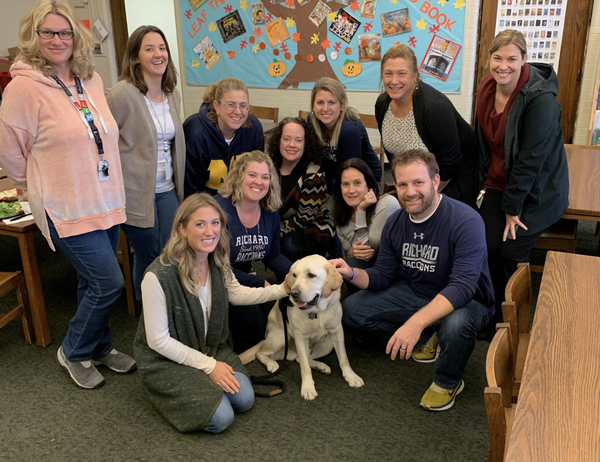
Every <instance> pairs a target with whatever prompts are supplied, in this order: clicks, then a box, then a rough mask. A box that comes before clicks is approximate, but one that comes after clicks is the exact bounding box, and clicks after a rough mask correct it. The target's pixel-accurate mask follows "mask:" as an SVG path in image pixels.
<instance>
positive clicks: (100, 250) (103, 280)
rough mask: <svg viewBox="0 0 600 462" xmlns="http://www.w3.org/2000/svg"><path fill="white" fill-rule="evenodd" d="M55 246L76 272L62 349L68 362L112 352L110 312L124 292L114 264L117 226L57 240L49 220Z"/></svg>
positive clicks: (98, 356)
mask: <svg viewBox="0 0 600 462" xmlns="http://www.w3.org/2000/svg"><path fill="white" fill-rule="evenodd" d="M47 218H48V225H49V227H50V237H51V238H52V242H53V243H54V245H55V246H56V247H57V248H58V249H60V250H61V251H62V252H63V253H64V254H66V255H67V257H69V260H70V261H71V263H72V264H73V266H74V267H75V269H76V270H77V273H78V276H79V285H78V287H77V312H76V313H75V316H73V318H72V319H71V321H70V322H69V330H68V331H67V335H66V337H65V339H64V340H63V343H62V347H63V351H64V353H65V356H66V357H67V359H68V360H69V361H88V360H90V359H98V358H101V357H103V356H105V355H107V354H108V353H109V352H110V351H111V350H112V345H113V332H112V329H111V327H110V325H109V323H108V318H109V316H110V312H111V311H112V309H113V307H114V306H115V302H116V301H117V299H118V298H119V295H120V294H121V290H122V289H123V284H124V282H123V273H122V272H121V268H120V267H119V263H118V262H117V246H118V244H119V226H118V225H116V226H113V227H112V228H110V229H107V230H98V231H92V232H89V233H85V234H80V235H78V236H71V237H65V238H62V239H61V238H60V237H58V233H57V232H56V229H55V228H54V224H53V223H52V220H51V219H50V217H48V216H47Z"/></svg>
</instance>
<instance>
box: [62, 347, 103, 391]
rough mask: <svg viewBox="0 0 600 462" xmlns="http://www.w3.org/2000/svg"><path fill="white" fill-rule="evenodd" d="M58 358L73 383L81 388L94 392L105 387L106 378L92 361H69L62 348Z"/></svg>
mask: <svg viewBox="0 0 600 462" xmlns="http://www.w3.org/2000/svg"><path fill="white" fill-rule="evenodd" d="M56 357H57V358H58V362H59V363H60V365H61V366H63V367H64V368H65V369H66V370H67V371H68V372H69V375H70V376H71V378H72V379H73V381H74V382H75V383H76V384H77V385H78V386H80V387H81V388H85V389H87V390H92V389H94V388H100V387H101V386H102V385H104V377H102V374H100V372H98V369H96V368H95V367H94V365H93V364H92V362H91V361H69V360H68V359H67V357H66V356H65V352H64V351H63V347H62V346H61V347H59V349H58V353H57V354H56Z"/></svg>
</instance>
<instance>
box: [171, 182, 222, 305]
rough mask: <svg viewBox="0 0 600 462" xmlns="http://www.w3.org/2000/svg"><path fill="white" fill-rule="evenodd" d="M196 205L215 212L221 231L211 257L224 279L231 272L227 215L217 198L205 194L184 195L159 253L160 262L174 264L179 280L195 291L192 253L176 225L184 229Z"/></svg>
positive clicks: (194, 292) (192, 291)
mask: <svg viewBox="0 0 600 462" xmlns="http://www.w3.org/2000/svg"><path fill="white" fill-rule="evenodd" d="M200 207H212V208H213V209H215V211H216V212H217V213H218V214H219V220H220V221H221V233H220V235H219V242H218V243H217V247H216V248H215V250H214V251H213V252H212V256H213V259H214V261H215V263H216V264H217V266H218V267H219V268H221V273H222V275H223V278H224V280H227V279H228V278H230V277H231V275H232V274H233V273H232V272H231V265H230V263H229V253H230V247H229V233H228V232H227V214H226V213H225V212H223V209H222V208H221V206H219V204H218V203H217V201H216V200H215V199H214V198H213V197H212V196H211V195H210V194H206V193H196V194H192V195H191V196H188V197H187V198H186V199H185V200H184V201H183V202H182V203H181V205H180V206H179V208H178V209H177V213H176V214H175V219H174V220H173V228H172V229H171V237H170V238H169V240H168V241H167V244H166V245H165V248H164V250H163V251H162V253H161V254H160V262H161V264H163V265H165V266H168V265H173V264H174V265H176V266H177V269H178V270H179V278H180V279H181V283H182V284H183V286H184V287H185V288H186V289H187V291H188V292H190V293H192V294H196V289H197V287H198V284H199V281H198V279H197V277H196V271H195V268H196V260H195V257H196V255H195V253H194V251H193V250H192V248H191V247H190V246H189V245H188V241H187V239H186V237H185V236H184V235H183V233H182V232H181V229H180V228H184V229H185V228H186V227H187V225H188V223H189V221H190V217H191V216H192V214H193V213H194V212H195V211H196V210H198V209H199V208H200Z"/></svg>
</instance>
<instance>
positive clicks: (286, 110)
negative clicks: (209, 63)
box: [174, 0, 480, 144]
mask: <svg viewBox="0 0 600 462" xmlns="http://www.w3.org/2000/svg"><path fill="white" fill-rule="evenodd" d="M174 2H175V5H176V8H175V14H176V20H177V28H178V30H181V21H180V14H179V7H180V3H181V4H182V5H183V6H182V7H183V8H187V5H188V3H187V0H174ZM479 5H480V1H479V0H475V1H469V2H467V6H466V16H465V37H464V42H463V49H462V50H461V53H463V55H462V59H463V70H464V71H463V74H462V78H461V91H460V93H450V94H448V97H449V98H450V100H451V101H452V102H453V104H454V106H455V107H456V109H457V110H458V111H459V112H460V113H461V114H462V115H463V117H464V118H465V119H466V120H469V121H470V119H471V104H472V98H473V75H474V69H475V59H476V56H475V50H476V48H475V47H476V40H477V24H478V18H479ZM179 40H180V42H179V48H180V50H181V48H182V43H181V39H179ZM180 60H181V62H183V52H182V51H181V52H180ZM182 71H184V66H182ZM243 75H244V69H240V72H239V75H234V76H233V77H237V78H240V79H241V80H243ZM182 80H183V81H185V76H184V75H182ZM205 89H206V87H203V86H189V85H185V82H184V84H183V92H182V94H183V100H184V113H185V115H186V117H187V116H189V115H190V114H193V113H194V112H196V111H198V108H199V107H200V104H201V102H202V95H203V94H204V90H205ZM378 94H379V92H377V91H350V92H348V98H349V102H350V105H351V106H353V107H354V108H356V109H357V110H358V111H359V112H362V113H365V114H374V112H375V100H376V99H377V95H378ZM250 104H254V105H256V106H277V107H279V118H280V119H282V118H283V117H288V116H297V115H298V111H299V110H309V109H310V107H309V106H310V90H294V89H286V90H273V89H263V88H250ZM370 136H371V139H372V141H373V142H376V143H377V144H378V143H379V141H378V139H377V136H378V134H375V133H370Z"/></svg>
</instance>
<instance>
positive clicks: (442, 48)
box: [419, 35, 461, 81]
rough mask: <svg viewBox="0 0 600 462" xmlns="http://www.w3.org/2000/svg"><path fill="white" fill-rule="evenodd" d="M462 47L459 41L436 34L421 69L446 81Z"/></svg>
mask: <svg viewBox="0 0 600 462" xmlns="http://www.w3.org/2000/svg"><path fill="white" fill-rule="evenodd" d="M460 48H461V46H460V45H459V44H458V43H456V42H453V41H452V40H448V39H446V38H444V37H440V36H439V35H434V36H433V38H432V39H431V43H430V44H429V49H428V50H427V52H426V53H425V57H424V58H423V62H422V63H421V67H420V68H419V69H420V70H421V71H423V72H425V73H427V74H429V75H432V76H433V77H436V78H438V79H440V80H443V81H446V79H447V78H448V76H449V75H450V71H451V70H452V66H453V65H454V62H455V61H456V57H457V56H458V52H459V51H460Z"/></svg>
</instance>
